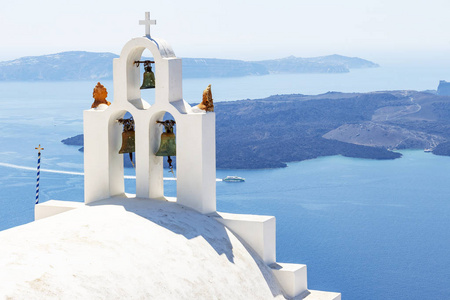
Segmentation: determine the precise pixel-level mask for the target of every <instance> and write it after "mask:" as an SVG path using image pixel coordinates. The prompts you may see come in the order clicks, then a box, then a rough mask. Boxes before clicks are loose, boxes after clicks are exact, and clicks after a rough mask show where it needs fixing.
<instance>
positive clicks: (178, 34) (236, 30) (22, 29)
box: [0, 0, 450, 63]
mask: <svg viewBox="0 0 450 300" xmlns="http://www.w3.org/2000/svg"><path fill="white" fill-rule="evenodd" d="M145 11H150V12H151V17H152V19H156V20H157V25H156V26H152V36H153V37H159V38H163V39H165V40H167V41H168V42H169V43H170V44H171V45H172V47H173V49H174V51H175V53H176V55H177V56H178V57H217V58H235V59H245V60H260V59H271V58H281V57H286V56H289V55H295V56H300V57H310V56H319V55H328V54H334V53H337V54H342V55H348V56H358V57H362V58H366V59H370V60H373V61H375V62H380V60H381V61H382V62H383V61H394V60H397V61H399V62H400V63H408V62H410V61H418V60H430V61H432V60H436V61H437V60H439V59H446V60H447V62H448V61H449V60H450V58H449V55H448V54H449V51H450V34H449V33H450V16H449V12H450V1H449V0H370V1H364V0H340V1H337V0H277V1H265V0H259V1H256V0H255V1H254V0H251V1H245V0H227V1H218V0H208V1H206V0H200V1H195V0H192V1H181V0H170V1H155V0H154V1H151V0H145V1H143V0H128V1H126V0H122V1H115V0H110V1H105V0H95V1H91V0H89V1H88V0H76V1H72V0H41V1H36V0H15V1H5V0H4V1H2V4H1V11H0V43H1V44H0V45H1V48H0V49H1V51H0V60H11V59H15V58H18V57H22V56H34V55H42V54H50V53H56V52H61V51H70V50H86V51H96V52H114V53H120V50H121V48H122V46H123V45H124V44H125V43H126V42H127V41H128V40H129V39H131V38H133V37H136V36H143V35H144V27H143V26H139V25H138V21H139V20H141V19H143V18H144V12H145Z"/></svg>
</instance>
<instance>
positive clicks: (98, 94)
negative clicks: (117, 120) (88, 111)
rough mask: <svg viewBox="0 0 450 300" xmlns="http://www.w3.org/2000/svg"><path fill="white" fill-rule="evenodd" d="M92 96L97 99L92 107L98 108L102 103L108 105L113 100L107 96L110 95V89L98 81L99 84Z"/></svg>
mask: <svg viewBox="0 0 450 300" xmlns="http://www.w3.org/2000/svg"><path fill="white" fill-rule="evenodd" d="M92 97H94V99H95V101H94V103H92V105H91V108H97V107H98V106H99V105H100V104H106V105H108V106H109V105H111V102H109V101H108V100H106V97H108V91H107V90H106V88H105V87H104V86H103V85H102V84H101V83H100V82H97V85H96V86H95V88H94V91H93V93H92Z"/></svg>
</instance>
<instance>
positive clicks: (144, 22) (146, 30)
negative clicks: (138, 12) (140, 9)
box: [139, 11, 156, 38]
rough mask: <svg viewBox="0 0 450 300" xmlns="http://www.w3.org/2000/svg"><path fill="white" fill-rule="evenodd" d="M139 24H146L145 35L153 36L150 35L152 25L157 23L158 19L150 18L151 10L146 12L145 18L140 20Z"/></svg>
mask: <svg viewBox="0 0 450 300" xmlns="http://www.w3.org/2000/svg"><path fill="white" fill-rule="evenodd" d="M139 25H145V36H146V37H148V38H151V36H150V25H156V20H150V12H148V11H147V12H146V13H145V20H139Z"/></svg>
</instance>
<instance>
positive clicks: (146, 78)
mask: <svg viewBox="0 0 450 300" xmlns="http://www.w3.org/2000/svg"><path fill="white" fill-rule="evenodd" d="M140 61H154V58H153V55H152V53H151V52H150V50H148V49H145V50H144V51H143V52H142V56H141V59H140ZM150 67H151V71H152V73H153V75H150V74H145V72H146V70H145V64H144V63H141V64H139V68H140V70H139V74H140V79H141V81H140V83H141V85H140V90H141V98H142V99H143V100H145V102H147V103H148V104H150V105H153V104H155V88H148V86H149V83H150V82H151V81H152V80H151V79H150V77H151V76H154V75H155V74H156V64H155V63H151V64H150ZM154 79H155V86H156V84H158V83H157V82H158V79H157V78H156V77H154Z"/></svg>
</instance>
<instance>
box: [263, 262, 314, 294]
mask: <svg viewBox="0 0 450 300" xmlns="http://www.w3.org/2000/svg"><path fill="white" fill-rule="evenodd" d="M270 268H271V269H272V272H273V274H274V275H275V277H276V278H277V280H278V283H279V284H280V286H281V288H282V289H283V290H284V292H285V293H286V295H287V296H289V297H296V296H298V295H300V294H302V293H305V292H306V291H307V289H308V286H307V272H306V265H301V264H286V263H274V264H271V265H270Z"/></svg>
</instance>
